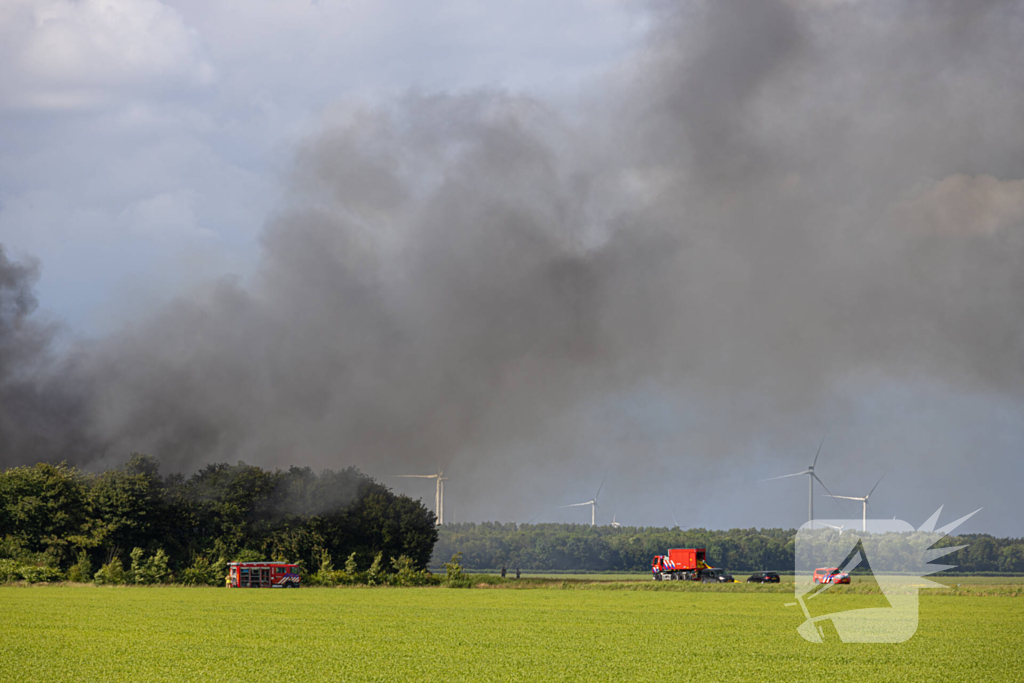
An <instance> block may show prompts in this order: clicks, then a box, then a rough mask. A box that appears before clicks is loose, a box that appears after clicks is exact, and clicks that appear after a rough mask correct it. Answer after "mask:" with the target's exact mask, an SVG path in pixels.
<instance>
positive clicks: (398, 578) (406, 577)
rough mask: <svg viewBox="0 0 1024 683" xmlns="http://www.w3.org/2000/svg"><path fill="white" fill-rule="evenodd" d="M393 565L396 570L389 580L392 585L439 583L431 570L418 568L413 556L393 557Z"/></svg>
mask: <svg viewBox="0 0 1024 683" xmlns="http://www.w3.org/2000/svg"><path fill="white" fill-rule="evenodd" d="M391 567H392V568H393V569H394V570H395V573H394V574H393V575H392V576H390V577H389V581H388V583H390V584H391V585H392V586H429V585H431V584H433V583H437V581H435V580H434V576H433V575H432V574H431V573H430V572H428V571H426V570H425V569H417V568H416V565H415V564H414V563H413V561H412V558H411V557H409V556H407V555H401V556H399V557H393V558H391Z"/></svg>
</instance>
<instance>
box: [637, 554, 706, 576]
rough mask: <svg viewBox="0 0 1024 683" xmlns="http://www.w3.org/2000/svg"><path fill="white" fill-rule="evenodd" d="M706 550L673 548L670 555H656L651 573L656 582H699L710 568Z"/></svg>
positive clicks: (652, 561) (652, 562)
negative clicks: (704, 571) (702, 572)
mask: <svg viewBox="0 0 1024 683" xmlns="http://www.w3.org/2000/svg"><path fill="white" fill-rule="evenodd" d="M706 556H707V553H706V551H705V550H704V548H671V549H669V551H668V555H655V556H654V559H653V560H651V572H652V574H653V575H654V580H655V581H699V580H700V572H701V571H702V570H704V569H707V568H708V566H709V565H708V564H707V562H705V557H706Z"/></svg>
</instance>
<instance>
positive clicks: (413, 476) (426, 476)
mask: <svg viewBox="0 0 1024 683" xmlns="http://www.w3.org/2000/svg"><path fill="white" fill-rule="evenodd" d="M391 476H393V477H398V478H401V479H434V478H436V477H437V475H436V474H393V475H391Z"/></svg>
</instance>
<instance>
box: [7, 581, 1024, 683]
mask: <svg viewBox="0 0 1024 683" xmlns="http://www.w3.org/2000/svg"><path fill="white" fill-rule="evenodd" d="M595 588H596V586H595ZM716 588H717V587H716ZM830 599H833V600H835V601H836V602H835V603H834V607H835V608H837V609H838V608H849V607H856V606H858V601H861V600H863V601H867V600H871V599H872V596H864V595H836V596H834V597H833V598H830ZM788 601H792V594H791V593H790V594H788V595H787V594H781V593H763V594H757V593H750V592H743V593H735V594H730V593H728V592H725V591H720V590H718V591H711V590H706V591H704V590H681V591H680V590H601V589H597V590H544V589H539V590H452V589H445V588H421V589H415V588H363V589H358V588H349V589H310V588H306V589H302V590H282V591H272V590H267V591H255V590H254V591H244V590H224V589H218V588H205V589H204V588H183V587H168V588H143V587H134V588H133V587H116V588H115V587H91V586H31V587H4V588H0V627H2V628H3V632H4V634H5V637H4V639H3V644H2V645H0V680H5V681H8V680H9V681H15V680H16V681H93V680H97V681H98V680H118V681H120V680H130V681H182V680H194V681H200V680H218V681H249V682H251V681H275V682H285V681H340V680H374V681H442V680H460V681H461V680H465V681H516V680H518V681H565V680H571V681H605V680H643V681H650V680H658V681H660V680H677V679H682V680H745V681H757V680H786V681H792V680H825V679H826V678H828V677H830V676H836V677H838V676H841V677H842V678H843V679H849V680H872V681H880V680H885V681H920V680H928V679H933V678H934V679H968V680H972V681H996V680H1005V681H1020V680H1022V679H1024V600H1022V599H1021V598H1015V597H971V596H965V595H950V596H939V595H924V596H922V598H921V611H920V614H921V617H920V627H919V629H918V632H917V634H916V635H915V636H914V637H913V638H912V639H911V640H910V641H908V642H906V643H903V644H897V645H855V644H842V643H839V642H826V643H824V644H819V645H814V644H811V643H807V642H805V641H804V640H803V639H801V638H800V636H799V635H798V634H797V633H796V630H795V629H796V627H797V625H798V624H799V623H800V622H801V621H802V619H803V617H802V614H801V612H799V611H798V609H799V608H796V607H785V606H784V603H785V602H788ZM865 604H866V603H865Z"/></svg>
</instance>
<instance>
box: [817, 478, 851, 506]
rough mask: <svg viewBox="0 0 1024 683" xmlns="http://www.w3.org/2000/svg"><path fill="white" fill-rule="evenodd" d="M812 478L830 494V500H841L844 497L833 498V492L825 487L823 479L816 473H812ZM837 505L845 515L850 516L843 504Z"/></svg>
mask: <svg viewBox="0 0 1024 683" xmlns="http://www.w3.org/2000/svg"><path fill="white" fill-rule="evenodd" d="M811 476H812V477H814V478H815V479H817V480H818V483H819V484H821V488H823V489H825V491H826V493H828V496H829V498H841V497H842V496H833V495H832V492H831V491H829V490H828V487H827V486H825V482H823V481H822V480H821V477H819V476H818V475H817V474H815V473H814V472H811ZM836 505H838V506H839V509H841V510H842V511H843V514H844V515H845V514H849V513H848V512H846V508H844V507H843V504H842V503H839V502H837V503H836Z"/></svg>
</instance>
